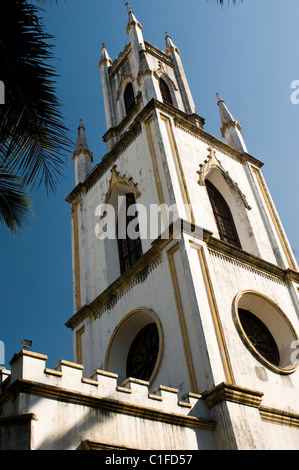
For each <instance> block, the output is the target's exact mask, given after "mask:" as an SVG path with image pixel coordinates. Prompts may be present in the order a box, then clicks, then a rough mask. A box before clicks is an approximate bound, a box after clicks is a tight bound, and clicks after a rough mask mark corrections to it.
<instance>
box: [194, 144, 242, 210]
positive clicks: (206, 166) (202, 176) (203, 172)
mask: <svg viewBox="0 0 299 470" xmlns="http://www.w3.org/2000/svg"><path fill="white" fill-rule="evenodd" d="M208 151H209V152H210V153H209V155H208V158H207V160H205V161H204V163H201V164H200V165H199V170H198V171H197V173H198V175H199V180H198V184H199V185H200V186H205V185H206V178H207V176H208V174H209V172H210V171H211V170H212V169H213V168H217V169H218V170H219V171H220V173H221V174H222V175H223V177H224V179H225V181H226V182H227V184H228V185H229V186H230V187H231V189H232V190H233V191H235V192H236V193H237V194H238V195H239V197H240V199H241V200H242V202H243V204H244V207H245V208H246V209H247V210H251V206H250V205H249V204H248V202H247V199H246V196H245V195H244V194H243V193H242V191H241V190H240V188H239V186H238V183H236V182H235V181H234V180H233V179H232V178H231V176H230V174H229V173H228V171H226V170H225V169H224V168H223V166H222V165H221V163H220V161H219V160H218V159H217V157H216V153H215V150H214V149H212V148H211V147H209V148H208Z"/></svg>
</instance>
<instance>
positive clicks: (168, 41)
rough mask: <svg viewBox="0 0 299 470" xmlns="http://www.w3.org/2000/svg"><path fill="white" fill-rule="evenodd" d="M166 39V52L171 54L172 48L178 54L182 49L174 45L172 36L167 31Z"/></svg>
mask: <svg viewBox="0 0 299 470" xmlns="http://www.w3.org/2000/svg"><path fill="white" fill-rule="evenodd" d="M165 41H166V49H165V53H166V54H169V53H170V51H171V50H175V51H176V52H177V53H178V54H179V53H180V51H179V50H178V48H177V47H176V46H175V45H174V43H173V41H172V39H171V37H170V36H169V34H168V33H167V32H166V33H165Z"/></svg>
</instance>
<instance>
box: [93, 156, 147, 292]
mask: <svg viewBox="0 0 299 470" xmlns="http://www.w3.org/2000/svg"><path fill="white" fill-rule="evenodd" d="M139 197H140V192H139V191H138V188H137V184H136V183H134V182H133V180H132V178H127V177H125V176H123V175H121V174H120V173H119V172H118V171H117V170H116V165H114V166H113V167H112V169H111V179H110V183H109V189H108V191H107V193H106V196H105V201H104V204H107V205H109V206H112V207H113V209H114V211H112V214H113V216H114V220H113V223H114V228H115V235H114V238H111V237H107V238H105V239H104V242H105V256H106V267H107V281H108V285H110V284H111V283H112V282H113V281H115V280H116V279H117V278H118V277H119V276H120V275H121V274H122V273H123V272H124V271H125V270H126V269H127V268H128V267H129V266H131V265H132V264H134V262H135V261H136V260H137V259H138V257H140V256H141V255H142V246H141V240H140V239H139V238H137V239H136V240H130V241H129V243H130V246H129V244H128V243H127V239H126V238H123V239H120V240H119V239H118V236H117V234H118V209H119V201H122V204H124V205H125V206H126V207H125V209H127V205H128V204H130V205H131V204H134V203H136V200H137V199H138V198H139ZM119 198H122V199H119ZM106 214H107V211H106ZM103 216H104V214H103V215H102V217H103ZM131 218H132V217H131ZM133 218H135V216H134V217H133ZM127 223H128V220H127V221H126V226H127ZM131 242H132V243H131ZM126 257H128V259H126Z"/></svg>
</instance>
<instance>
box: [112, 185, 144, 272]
mask: <svg viewBox="0 0 299 470" xmlns="http://www.w3.org/2000/svg"><path fill="white" fill-rule="evenodd" d="M125 197H126V205H125V211H126V212H125V217H124V222H125V224H124V227H123V229H124V230H125V233H119V232H121V230H122V228H120V229H119V224H118V223H117V234H118V237H117V239H118V252H119V261H120V271H121V273H124V272H125V271H126V270H127V269H128V268H129V267H130V266H132V265H133V264H134V263H135V262H136V261H137V260H138V258H140V257H141V256H142V246H141V240H140V237H139V225H138V223H136V221H135V223H133V222H132V221H133V220H135V219H137V212H135V214H134V215H128V208H129V207H130V206H132V205H135V204H136V202H135V197H134V194H133V193H129V194H126V196H125ZM118 222H119V221H118ZM130 222H132V226H133V228H134V229H135V230H134V232H133V233H131V231H130V230H128V226H129V224H130ZM131 229H132V227H131Z"/></svg>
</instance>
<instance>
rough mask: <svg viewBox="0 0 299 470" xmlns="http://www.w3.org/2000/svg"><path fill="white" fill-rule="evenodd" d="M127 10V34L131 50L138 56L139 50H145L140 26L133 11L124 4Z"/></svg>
mask: <svg viewBox="0 0 299 470" xmlns="http://www.w3.org/2000/svg"><path fill="white" fill-rule="evenodd" d="M126 7H127V9H128V14H129V21H128V25H127V33H128V34H129V36H130V40H131V44H132V48H133V49H134V51H135V53H136V54H137V55H138V54H139V51H140V50H143V49H145V45H144V39H143V34H142V26H141V24H140V23H139V21H138V20H137V19H136V16H135V15H134V13H133V11H132V10H131V8H130V6H129V4H128V3H126Z"/></svg>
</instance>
